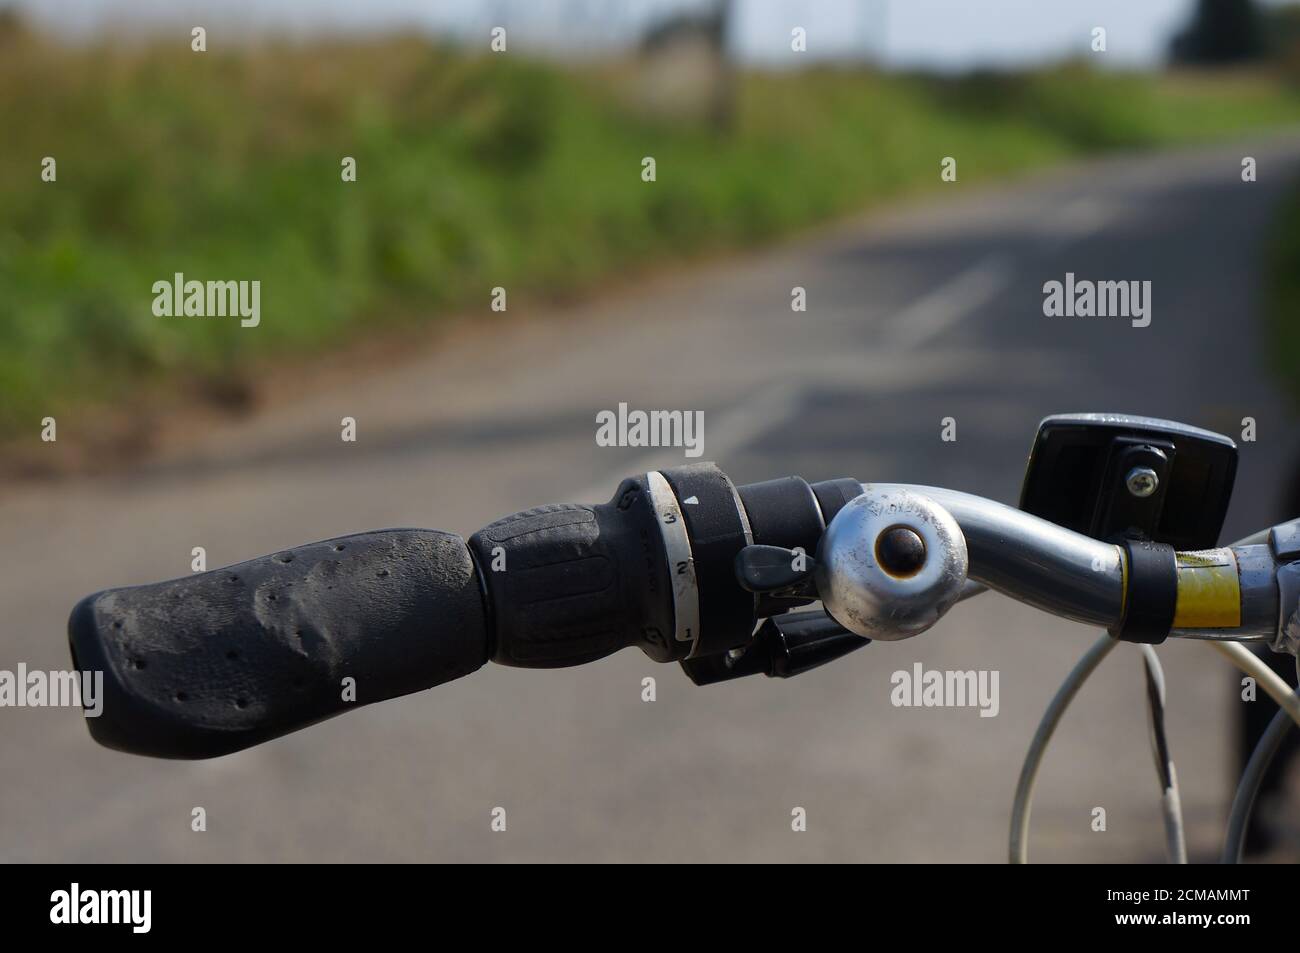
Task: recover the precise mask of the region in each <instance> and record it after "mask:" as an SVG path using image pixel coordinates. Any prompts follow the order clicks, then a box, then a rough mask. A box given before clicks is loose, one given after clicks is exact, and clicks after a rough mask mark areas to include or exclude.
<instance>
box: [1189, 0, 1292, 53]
mask: <svg viewBox="0 0 1300 953" xmlns="http://www.w3.org/2000/svg"><path fill="white" fill-rule="evenodd" d="M1264 19H1265V17H1264V14H1263V13H1262V12H1261V11H1260V9H1259V6H1258V4H1256V3H1255V0H1196V7H1195V8H1194V10H1193V12H1192V19H1191V22H1190V23H1188V25H1187V27H1186V29H1184V30H1183V31H1182V32H1180V33H1179V34H1177V35H1176V36H1175V37H1174V39H1173V42H1172V43H1171V45H1170V54H1171V55H1172V57H1173V59H1174V60H1175V61H1176V62H1179V63H1197V64H1204V65H1220V64H1224V63H1240V62H1243V61H1245V60H1252V59H1256V58H1258V57H1260V56H1263V55H1264V53H1265V52H1266V51H1267V48H1268V47H1267V42H1266V39H1265V24H1264Z"/></svg>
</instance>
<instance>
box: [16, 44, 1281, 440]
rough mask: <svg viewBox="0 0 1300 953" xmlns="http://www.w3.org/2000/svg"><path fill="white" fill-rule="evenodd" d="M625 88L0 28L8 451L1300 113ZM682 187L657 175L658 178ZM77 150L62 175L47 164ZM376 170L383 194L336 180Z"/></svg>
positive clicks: (1102, 80) (978, 83) (481, 64)
mask: <svg viewBox="0 0 1300 953" xmlns="http://www.w3.org/2000/svg"><path fill="white" fill-rule="evenodd" d="M619 88H620V85H619V84H618V83H615V82H612V81H611V78H610V76H609V75H608V72H607V71H601V70H598V69H595V68H593V69H591V70H589V71H585V72H584V71H571V70H562V69H559V68H556V67H553V66H547V65H542V64H538V63H530V62H526V61H522V60H520V59H517V58H513V57H510V56H482V57H469V56H466V55H464V54H460V53H457V52H455V51H452V50H448V49H445V48H440V47H438V46H436V45H432V44H429V43H425V42H422V41H415V40H409V39H392V40H373V41H368V42H365V43H356V44H325V43H319V44H314V45H311V46H289V45H284V46H271V47H263V48H259V49H257V50H242V51H225V52H223V51H219V50H213V51H212V52H209V53H206V54H202V55H197V54H194V53H191V52H190V51H189V49H188V37H184V38H182V40H181V41H178V42H177V43H175V44H173V45H171V46H169V47H166V48H164V47H162V46H159V45H153V46H147V47H143V48H132V49H125V48H114V47H108V46H95V47H89V48H76V49H73V48H66V47H62V46H58V45H55V44H53V43H50V42H47V41H45V40H43V39H41V38H40V37H35V36H32V35H30V34H25V33H22V32H20V31H13V32H12V33H11V35H8V36H0V129H3V130H4V133H3V137H4V140H5V142H4V146H3V148H0V436H3V435H5V434H6V433H13V432H14V431H15V430H17V429H18V428H19V427H21V428H22V429H23V430H24V431H27V430H28V429H33V428H35V426H36V423H35V421H37V420H39V418H40V417H41V416H43V415H44V414H47V413H57V412H59V411H60V410H62V409H64V408H66V407H68V406H71V405H75V404H76V403H77V402H82V401H86V400H111V399H114V398H116V397H119V396H121V395H123V394H127V393H129V392H130V391H131V390H132V389H133V388H134V387H136V386H137V385H138V384H140V383H141V382H149V383H157V382H159V381H162V382H166V381H169V380H182V379H184V380H190V381H194V380H204V379H208V380H226V379H229V378H231V377H237V376H238V375H239V374H240V373H241V368H242V367H244V366H245V365H246V364H247V360H248V359H249V358H250V357H266V356H273V355H276V354H293V355H306V354H310V353H312V352H313V351H315V350H316V349H321V348H327V347H337V346H339V345H341V344H342V343H344V342H346V341H347V339H348V338H349V336H351V335H355V334H357V333H358V332H359V331H361V330H363V329H365V328H368V327H374V326H376V325H379V324H382V325H384V326H387V327H392V326H400V325H401V324H402V323H403V322H412V323H414V322H419V321H427V320H435V319H436V318H437V317H438V315H440V314H445V313H447V312H449V311H452V310H465V309H478V308H481V309H482V312H483V314H484V315H485V318H486V317H487V316H489V315H490V312H489V309H488V302H489V297H490V289H491V288H492V287H494V286H497V285H500V286H504V287H506V288H507V289H509V293H510V295H511V299H510V300H511V303H512V304H514V303H515V302H516V301H518V300H522V298H520V297H516V295H520V296H523V295H534V296H537V295H561V294H571V293H574V292H577V291H580V290H582V289H583V288H586V287H589V286H590V285H591V284H592V283H594V282H596V281H598V280H601V279H602V278H605V277H607V276H609V275H610V274H612V273H615V272H616V271H620V270H624V269H628V268H635V267H642V266H646V265H649V264H653V263H662V262H666V261H671V260H675V259H679V258H685V257H688V256H691V255H696V254H699V253H702V252H707V251H711V250H718V249H725V248H735V247H742V246H746V245H750V244H754V243H759V242H764V241H768V240H771V239H774V238H776V237H777V236H779V235H781V234H783V233H787V232H789V231H791V230H795V229H798V228H800V227H803V226H806V225H809V224H811V223H814V222H816V221H819V220H824V219H826V218H828V217H832V216H835V215H837V214H843V213H845V212H847V211H850V210H854V209H858V208H861V207H863V206H866V205H869V204H870V203H871V202H873V201H875V200H879V199H882V198H884V197H889V196H895V195H897V194H899V193H902V192H907V191H911V190H921V189H932V188H938V187H941V186H940V183H939V161H940V158H941V157H943V156H955V157H956V158H957V159H958V163H959V166H958V171H959V184H958V185H957V186H944V187H948V188H953V187H957V188H959V187H960V185H961V184H964V183H966V182H969V181H972V180H976V179H979V178H984V177H988V176H995V175H1003V174H1007V173H1011V172H1015V171H1019V170H1023V169H1026V168H1030V167H1035V166H1041V165H1044V164H1047V163H1050V162H1053V161H1057V160H1060V159H1062V158H1064V157H1068V156H1075V155H1080V154H1086V153H1091V152H1096V151H1101V150H1106V149H1115V148H1132V147H1146V146H1159V145H1163V144H1168V143H1175V142H1185V141H1192V140H1199V139H1208V138H1213V137H1216V136H1224V135H1231V134H1234V133H1239V132H1242V131H1244V130H1247V129H1251V128H1258V127H1260V126H1265V125H1272V124H1281V123H1289V122H1293V121H1296V120H1297V119H1298V118H1300V100H1297V99H1296V98H1295V97H1294V96H1293V95H1292V94H1291V93H1290V92H1288V91H1287V90H1285V89H1284V88H1283V87H1282V86H1280V85H1278V84H1275V83H1273V82H1272V81H1270V80H1269V79H1267V78H1265V77H1254V78H1250V79H1243V80H1238V81H1234V82H1231V83H1225V82H1222V81H1216V82H1213V83H1211V82H1203V81H1199V80H1192V79H1188V78H1178V77H1174V78H1167V77H1166V78H1155V77H1147V76H1135V75H1115V74H1096V73H1092V72H1089V71H1087V70H1084V69H1082V68H1077V67H1075V68H1063V69H1059V70H1054V71H1051V72H1045V73H1037V74H1032V75H1026V76H1016V77H969V78H965V79H953V80H936V79H928V78H922V77H904V76H885V75H879V74H875V73H870V72H863V71H855V72H847V71H833V70H821V71H812V72H806V73H787V74H751V75H743V76H740V77H739V78H738V80H737V91H736V108H735V114H734V120H733V122H732V123H731V124H730V125H729V127H728V128H727V129H726V130H725V131H720V130H716V129H712V128H709V127H708V126H705V125H701V124H699V123H693V122H686V121H680V122H672V121H668V120H665V119H663V118H656V117H653V116H651V115H649V114H646V113H643V112H640V111H638V110H637V109H636V108H635V107H634V106H633V105H631V104H630V102H629V100H628V99H627V98H626V97H624V96H622V95H620V94H619V93H618V92H617V91H616V90H617V89H619ZM646 155H652V156H654V157H655V159H656V162H657V181H656V182H654V183H645V182H642V181H641V177H640V172H641V158H642V157H643V156H646ZM44 156H53V157H55V158H56V160H57V163H58V166H57V174H58V178H57V181H56V182H52V183H48V182H42V181H41V179H40V169H41V161H42V157H44ZM343 156H354V157H355V158H356V160H357V167H358V181H357V182H355V183H343V182H342V181H341V180H340V174H339V172H340V160H341V157H343ZM175 272H184V273H185V274H186V276H187V277H189V278H199V279H249V280H251V279H257V280H260V281H261V283H262V297H261V311H262V321H261V324H260V326H259V327H258V328H256V329H241V328H240V327H239V326H238V322H237V321H231V320H224V319H197V318H190V319H185V318H158V317H155V316H154V314H153V313H152V310H151V304H152V297H153V296H152V291H151V287H152V285H153V283H154V282H155V281H158V280H160V279H170V277H171V276H172V274H173V273H175Z"/></svg>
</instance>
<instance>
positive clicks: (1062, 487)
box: [1020, 414, 1237, 550]
mask: <svg viewBox="0 0 1300 953" xmlns="http://www.w3.org/2000/svg"><path fill="white" fill-rule="evenodd" d="M1236 473H1237V445H1236V444H1235V443H1233V442H1232V440H1230V439H1229V438H1228V437H1225V436H1223V435H1222V434H1217V433H1212V432H1210V431H1208V430H1201V429H1200V428H1198V427H1190V426H1188V425H1186V424H1180V423H1176V422H1174V421H1171V420H1157V419H1155V418H1153V417H1134V416H1129V415H1127V414H1055V415H1053V416H1051V417H1047V418H1045V419H1044V420H1043V422H1042V423H1040V424H1039V425H1038V434H1037V436H1036V437H1035V438H1034V446H1033V449H1032V450H1031V451H1030V454H1029V464H1028V466H1027V467H1026V469H1025V482H1024V485H1023V487H1022V488H1021V493H1020V508H1021V509H1022V510H1024V511H1025V512H1027V513H1032V514H1033V515H1035V516H1039V517H1042V518H1043V519H1046V520H1049V521H1051V522H1053V523H1056V524H1057V525H1059V526H1064V527H1066V528H1068V529H1072V530H1075V531H1076V532H1080V533H1084V534H1086V535H1088V536H1091V537H1093V538H1094V539H1104V540H1117V539H1123V538H1128V539H1144V540H1149V541H1151V542H1155V543H1165V544H1168V545H1170V546H1172V547H1174V548H1175V549H1181V550H1188V549H1208V548H1210V547H1213V546H1214V545H1215V544H1216V543H1217V542H1218V538H1219V531H1220V530H1221V529H1222V528H1223V518H1224V516H1225V514H1226V513H1227V510H1228V501H1229V499H1230V498H1231V496H1232V483H1233V479H1234V478H1235V476H1236Z"/></svg>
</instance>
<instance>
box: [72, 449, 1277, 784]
mask: <svg viewBox="0 0 1300 953" xmlns="http://www.w3.org/2000/svg"><path fill="white" fill-rule="evenodd" d="M841 513H843V514H844V515H843V516H842V517H841V518H840V519H838V520H837V519H836V518H837V516H840V514H841ZM864 520H865V521H867V522H866V523H864V522H862V521H864ZM832 524H834V525H832ZM867 525H870V526H871V527H873V528H872V529H871V530H870V531H869V532H868V531H867V530H865V529H864V528H863V527H864V526H867ZM828 526H829V527H830V530H829V531H828ZM957 528H959V531H957ZM899 530H902V531H903V532H902V534H901V535H899V534H898V531H899ZM891 534H892V535H891ZM909 534H911V535H909ZM887 535H888V536H890V539H891V540H892V542H891V545H890V546H889V547H886V549H885V550H882V549H881V545H882V541H884V540H885V537H886V536H887ZM913 537H915V538H913ZM909 547H910V548H909ZM968 550H969V577H970V579H972V580H975V581H976V582H977V583H982V584H985V585H987V586H989V587H991V588H994V589H998V590H1000V591H1002V592H1004V593H1006V594H1008V595H1011V596H1013V597H1015V598H1017V599H1020V600H1022V601H1025V602H1027V603H1029V604H1031V605H1034V606H1037V607H1038V608H1041V609H1044V610H1045V611H1048V612H1051V613H1053V614H1056V615H1061V616H1065V617H1068V618H1072V619H1076V620H1078V621H1082V622H1086V623H1090V624H1095V625H1102V626H1106V627H1108V628H1112V630H1114V629H1115V628H1116V627H1119V626H1122V624H1123V622H1124V619H1125V617H1126V613H1129V612H1132V611H1133V609H1134V605H1135V604H1136V603H1139V602H1141V599H1144V598H1146V596H1145V591H1144V590H1141V589H1140V588H1135V586H1134V574H1135V572H1136V570H1135V569H1134V565H1132V564H1131V560H1132V556H1131V554H1128V555H1126V551H1125V550H1124V549H1123V547H1121V546H1117V545H1114V544H1111V543H1106V542H1101V541H1098V540H1094V539H1091V538H1089V537H1087V536H1083V535H1081V534H1079V533H1076V532H1073V531H1072V530H1069V529H1065V528H1063V527H1060V526H1057V525H1055V524H1053V523H1050V522H1047V521H1046V520H1043V519H1040V518H1038V517H1036V516H1032V515H1030V514H1027V513H1023V512H1021V511H1019V510H1015V509H1012V508H1011V507H1006V506H1003V505H1001V504H997V503H992V502H990V501H988V500H983V499H981V498H979V497H974V496H970V495H968V494H964V493H958V492H955V491H950V490H942V489H938V488H933V487H908V486H901V485H893V484H874V485H873V484H866V485H863V484H859V483H857V482H856V481H853V480H847V479H844V480H830V481H825V482H822V483H815V484H808V483H806V482H804V481H803V480H801V479H799V478H797V477H789V478H785V479H781V480H772V481H767V482H765V483H756V484H750V485H746V486H740V487H736V486H735V485H734V484H732V482H731V481H730V480H729V479H728V478H727V477H726V475H725V474H723V472H722V471H721V470H719V469H718V468H717V467H716V466H714V465H713V464H695V465H691V466H684V467H678V468H674V469H670V470H665V471H662V472H659V471H652V472H650V473H647V474H642V475H640V476H637V477H633V478H630V479H628V480H625V481H624V482H623V483H622V484H621V485H620V486H619V487H618V489H617V491H616V492H615V494H614V496H613V498H612V499H611V500H610V501H609V502H608V503H604V504H598V505H580V504H560V505H553V506H543V507H538V508H535V509H531V510H526V511H523V512H520V513H516V514H514V515H513V516H509V517H506V518H504V519H501V520H498V521H496V522H494V523H492V524H490V525H489V526H487V527H484V528H483V529H482V530H480V531H479V532H478V533H475V534H474V535H473V536H472V537H471V538H470V540H469V542H468V544H467V543H466V542H465V541H464V540H462V539H461V538H460V537H459V536H455V535H452V534H448V533H442V532H437V531H432V530H415V529H403V530H387V531H383V532H374V533H363V534H359V535H355V536H347V537H342V538H340V539H335V540H326V541H324V542H319V543H313V544H310V545H307V546H302V547H299V548H297V549H294V550H288V551H286V552H282V553H278V554H275V555H273V556H267V557H263V558H261V559H256V560H251V561H249V562H245V563H240V564H238V565H236V566H232V567H229V568H227V569H221V570H214V571H211V572H206V573H201V574H198V575H194V576H190V577H184V578H180V579H173V580H171V581H168V582H161V583H156V584H153V585H146V586H136V587H131V588H124V589H112V590H107V591H105V592H100V593H97V594H95V595H92V596H89V597H87V598H86V599H83V600H82V601H81V602H80V603H79V604H78V605H77V607H76V608H75V609H74V610H73V613H72V616H71V619H70V620H69V639H70V642H71V647H72V653H73V661H74V665H76V666H77V667H78V668H79V669H81V670H83V671H96V670H102V671H103V672H104V680H105V692H104V695H105V701H104V706H103V713H102V714H101V715H100V716H99V717H97V718H89V719H87V721H88V722H89V725H90V731H91V734H92V736H93V737H94V738H95V739H96V740H97V741H99V742H100V743H101V744H104V745H106V746H108V747H112V748H117V749H120V750H124V751H130V752H134V753H137V754H144V755H152V756H155V757H167V758H206V757H213V756H216V755H221V754H226V753H229V752H233V751H237V750H240V749H241V748H245V747H248V746H250V745H253V744H257V743H260V742H262V741H266V740H269V739H271V738H274V737H277V736H279V735H283V734H286V733H288V732H290V731H294V730H296V729H298V728H301V727H305V726H306V725H308V724H311V723H313V722H315V721H319V720H321V719H324V718H327V717H330V716H332V715H336V714H339V713H340V712H342V711H344V710H346V709H348V708H349V707H354V706H355V705H359V704H368V703H370V702H375V701H380V700H383V699H386V698H393V697H396V696H399V695H405V694H408V693H410V692H414V691H418V690H421V689H424V688H429V687H432V686H434V685H438V684H441V683H443V682H446V681H450V680H451V679H454V678H458V677H460V676H462V675H467V674H469V673H470V672H473V671H475V670H476V669H478V668H479V667H480V666H482V665H483V663H484V662H485V661H487V660H489V659H491V660H492V661H495V662H498V663H500V664H506V665H514V666H523V667H532V668H550V667H559V666H569V665H578V664H582V663H585V662H590V661H594V660H596V659H599V658H603V657H604V656H607V655H609V654H611V653H613V652H616V651H618V650H620V649H623V648H626V647H627V646H630V645H635V646H638V647H639V648H641V649H642V650H643V651H645V652H646V654H647V655H649V656H650V657H651V658H652V659H655V660H656V661H661V662H668V661H680V662H682V663H683V666H684V667H685V668H686V670H687V673H688V675H690V677H691V678H692V679H693V680H694V681H696V682H697V683H698V684H706V683H708V682H712V681H718V680H721V679H726V678H733V677H737V676H740V675H745V674H751V673H755V672H760V671H761V672H765V673H766V674H769V675H779V676H782V677H785V676H788V675H792V674H796V673H798V672H802V671H806V670H808V669H809V668H812V667H815V666H816V665H818V664H822V663H824V662H826V661H829V660H830V659H833V658H836V657H838V656H840V655H843V654H844V653H846V652H848V651H851V650H853V649H855V648H858V647H860V646H861V645H865V644H866V643H867V641H868V638H884V639H894V638H905V637H908V636H910V635H914V634H916V633H917V632H919V631H923V630H924V629H925V628H928V627H929V625H931V624H933V622H934V621H936V620H937V618H938V617H939V616H940V615H942V614H943V612H944V611H946V610H947V608H948V607H950V606H951V605H952V604H954V603H955V602H956V601H958V600H959V599H960V598H962V596H963V594H969V589H968V588H967V587H966V585H965V584H966V582H967V579H966V575H967V571H968V567H967V554H968V553H967V551H968ZM940 551H942V552H943V553H944V554H945V555H944V558H943V559H942V560H938V559H935V557H936V556H938V555H939V553H940ZM927 553H928V555H927ZM918 554H919V555H918ZM1170 555H1172V552H1171V553H1170ZM1293 555H1300V552H1297V553H1294V554H1293ZM918 558H919V560H920V562H919V563H917V564H914V565H905V564H907V563H908V561H909V560H912V561H915V560H916V559H918ZM1231 558H1232V562H1233V571H1234V572H1235V573H1237V577H1234V579H1233V583H1234V585H1236V586H1239V587H1240V603H1241V605H1240V617H1239V619H1238V621H1237V626H1238V627H1240V628H1239V631H1234V632H1231V633H1228V637H1231V638H1238V639H1262V638H1273V637H1275V636H1278V633H1277V629H1278V626H1279V583H1278V580H1277V578H1275V573H1274V568H1275V567H1274V562H1273V554H1272V553H1271V551H1270V547H1269V546H1267V545H1256V546H1252V547H1244V548H1242V549H1241V551H1240V555H1237V553H1235V552H1234V553H1233V555H1232V557H1231ZM891 563H893V565H891ZM934 563H942V565H933V564H934ZM1171 565H1173V564H1172V563H1171ZM1291 565H1292V566H1300V563H1292V564H1291ZM1200 566H1201V563H1198V562H1193V563H1191V564H1189V567H1188V568H1189V572H1195V571H1199V568H1200ZM1183 568H1184V567H1182V566H1181V565H1179V566H1177V567H1176V571H1177V572H1178V573H1181V572H1182V571H1183ZM1277 575H1279V576H1280V573H1278V574H1277ZM1238 577H1239V578H1238ZM846 580H847V583H846ZM1189 581H1190V582H1192V583H1197V584H1199V577H1196V578H1192V577H1191V576H1189ZM831 582H835V583H836V584H835V585H832V584H831ZM1177 583H1178V585H1179V586H1180V592H1181V585H1182V577H1181V576H1179V578H1178V580H1177ZM1288 586H1289V589H1288V591H1289V592H1290V593H1291V601H1292V602H1294V601H1295V600H1296V598H1300V596H1297V593H1300V582H1297V581H1295V580H1294V579H1293V580H1292V581H1291V582H1290V583H1288ZM868 590H869V591H868ZM1233 592H1234V593H1235V592H1237V590H1236V589H1233ZM1139 597H1140V598H1139ZM819 598H821V599H822V600H823V602H824V604H825V607H826V613H825V614H822V613H818V612H803V613H794V614H791V615H783V614H784V613H786V612H787V610H789V609H793V608H797V607H800V606H805V605H808V604H809V603H811V602H814V601H816V600H817V599H819ZM1291 608H1294V606H1291ZM913 610H915V611H913ZM1171 611H1172V610H1171ZM873 613H874V614H873ZM1283 615H1284V617H1285V613H1284V614H1283ZM764 618H766V619H767V620H768V621H767V622H766V623H764V624H763V625H762V626H761V627H760V628H759V629H758V631H757V632H755V624H756V622H758V621H759V620H760V619H764ZM1184 621H1185V620H1184ZM1296 627H1297V628H1300V623H1297V626H1296ZM1174 634H1186V635H1193V636H1200V637H1204V636H1206V635H1207V634H1210V635H1211V637H1213V634H1212V633H1211V631H1210V630H1209V629H1208V628H1196V627H1189V628H1187V629H1175V632H1174ZM1220 634H1221V633H1220ZM864 636H866V638H864ZM1278 638H1279V645H1280V644H1281V641H1280V636H1278Z"/></svg>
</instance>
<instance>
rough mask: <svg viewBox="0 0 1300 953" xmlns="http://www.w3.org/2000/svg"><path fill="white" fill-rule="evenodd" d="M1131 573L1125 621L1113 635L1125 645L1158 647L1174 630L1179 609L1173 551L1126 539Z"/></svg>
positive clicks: (1127, 585)
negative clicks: (1143, 643)
mask: <svg viewBox="0 0 1300 953" xmlns="http://www.w3.org/2000/svg"><path fill="white" fill-rule="evenodd" d="M1120 545H1121V546H1123V547H1124V558H1125V563H1126V564H1127V566H1128V573H1127V578H1126V582H1125V591H1124V618H1123V619H1121V620H1120V623H1119V625H1117V626H1115V628H1113V629H1111V630H1110V634H1111V635H1113V636H1114V637H1115V638H1117V639H1121V640H1123V641H1125V642H1145V643H1148V644H1150V645H1158V644H1159V643H1161V642H1163V641H1164V640H1165V639H1166V638H1167V637H1168V636H1169V631H1170V630H1171V629H1172V628H1173V627H1174V611H1175V610H1176V609H1177V608H1178V561H1177V557H1176V556H1175V555H1174V547H1172V546H1170V545H1169V544H1168V543H1153V542H1151V541H1150V540H1145V539H1123V540H1121V541H1120Z"/></svg>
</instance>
